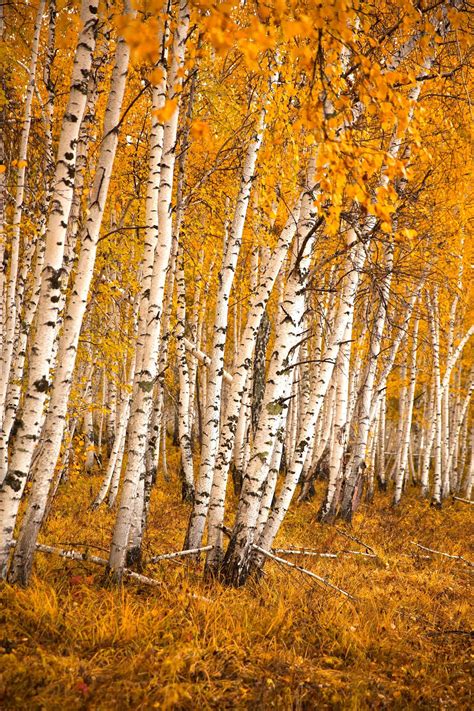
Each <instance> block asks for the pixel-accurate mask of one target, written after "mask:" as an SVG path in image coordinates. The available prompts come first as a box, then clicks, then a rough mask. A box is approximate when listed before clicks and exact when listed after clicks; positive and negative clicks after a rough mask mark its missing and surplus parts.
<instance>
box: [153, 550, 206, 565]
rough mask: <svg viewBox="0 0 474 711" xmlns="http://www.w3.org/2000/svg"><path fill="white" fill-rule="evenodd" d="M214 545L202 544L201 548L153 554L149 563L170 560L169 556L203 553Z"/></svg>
mask: <svg viewBox="0 0 474 711" xmlns="http://www.w3.org/2000/svg"><path fill="white" fill-rule="evenodd" d="M213 548H214V546H203V547H202V548H188V550H184V551H177V552H176V553H163V554H161V555H154V556H153V558H150V560H149V561H148V562H149V563H157V562H158V561H159V560H170V559H171V558H179V557H182V556H185V555H194V554H196V553H204V552H205V551H210V550H212V549H213Z"/></svg>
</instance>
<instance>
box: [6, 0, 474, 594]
mask: <svg viewBox="0 0 474 711" xmlns="http://www.w3.org/2000/svg"><path fill="white" fill-rule="evenodd" d="M472 10H473V6H472V4H470V3H469V2H467V0H397V2H393V1H392V2H388V1H387V0H374V1H373V2H366V1H365V0H323V1H321V2H316V1H313V0H229V1H228V2H217V1H216V0H31V1H30V2H28V0H27V1H25V2H23V3H20V2H16V0H12V1H10V2H3V3H2V4H1V5H0V38H1V45H0V47H1V49H0V65H1V80H0V81H1V86H0V124H1V133H0V225H1V227H0V230H1V237H0V339H1V340H0V482H1V487H0V576H1V578H3V579H4V580H6V581H8V583H9V584H12V585H14V586H15V585H16V586H27V585H28V584H29V583H30V581H31V577H32V574H33V573H34V570H35V565H36V563H37V560H38V557H39V556H44V555H50V556H54V555H56V560H60V558H57V556H62V558H63V559H67V558H70V559H74V558H76V559H78V560H81V559H83V558H84V556H85V554H84V552H83V550H80V551H79V550H74V549H70V548H64V547H62V548H61V547H60V546H59V542H58V544H57V545H55V542H52V545H45V543H44V538H43V532H44V528H45V526H46V525H47V522H48V516H49V515H50V511H51V507H52V506H53V507H54V504H55V499H57V497H58V496H60V495H61V490H62V489H63V488H64V487H65V486H68V485H70V483H71V482H74V481H76V479H77V477H79V480H81V481H82V480H84V479H88V478H89V479H90V481H91V482H92V483H91V487H92V489H93V491H92V497H91V500H90V501H83V502H78V503H80V504H81V503H82V505H83V506H84V507H85V508H87V509H88V511H89V516H90V520H94V516H100V515H101V511H103V510H104V509H106V508H107V507H108V508H109V509H110V510H111V511H112V512H113V518H111V519H110V520H112V521H113V523H112V525H111V527H110V530H109V531H108V539H109V544H108V546H107V550H106V552H105V553H101V556H102V557H100V558H99V557H95V556H91V555H89V554H87V555H88V560H89V561H90V562H91V564H96V566H97V568H98V571H99V572H100V574H101V576H102V578H101V579H102V585H104V586H105V587H107V588H108V587H109V586H115V585H116V584H123V585H129V584H133V579H135V580H136V581H138V582H140V581H142V583H143V584H144V585H146V584H147V583H150V584H153V583H154V582H155V583H157V584H159V582H160V581H159V580H158V581H157V576H156V571H155V573H153V572H150V570H149V569H148V568H147V559H146V558H145V557H144V555H143V550H144V544H145V542H146V540H147V537H148V536H149V535H150V532H151V529H152V523H150V517H149V510H150V501H152V500H153V497H154V496H156V494H157V492H158V491H159V490H160V488H161V487H163V486H164V484H166V486H168V485H169V483H170V482H171V484H172V486H173V487H174V489H175V491H176V492H179V496H181V497H182V500H183V502H185V506H186V507H187V524H186V525H185V526H182V527H181V528H179V530H178V529H177V530H176V539H175V545H174V553H175V554H178V555H184V554H185V553H188V554H189V561H188V562H189V563H190V564H194V566H198V568H199V570H200V571H201V573H200V574H201V575H202V576H204V580H207V581H212V580H215V581H216V584H219V585H223V586H224V587H226V586H228V587H230V588H232V587H237V588H240V587H241V586H246V585H248V584H249V582H250V581H254V580H255V581H258V580H259V579H261V578H262V576H264V575H265V571H266V569H267V568H269V567H271V566H272V565H274V564H275V559H276V562H277V563H278V562H280V564H281V565H284V564H285V561H286V562H291V561H292V560H293V562H294V556H293V559H292V558H291V555H290V556H286V557H285V556H284V551H283V552H282V551H281V550H280V549H278V548H276V547H275V546H276V545H278V534H279V531H280V529H281V527H282V524H283V523H284V521H285V518H287V516H288V515H289V514H291V512H292V511H297V510H298V508H299V507H303V506H305V505H307V504H306V502H313V505H314V511H315V512H316V516H315V519H314V520H315V521H318V522H322V523H324V524H325V526H327V527H328V529H329V527H334V526H336V527H337V526H342V527H343V530H344V531H346V532H347V535H351V534H350V532H351V530H352V529H351V527H350V524H351V522H353V521H354V518H355V517H356V516H359V515H360V512H361V511H362V510H363V517H364V519H370V517H371V511H372V508H373V506H375V505H376V502H377V500H378V499H379V498H380V497H385V499H384V501H385V502H386V504H385V506H386V512H387V513H386V515H387V516H389V515H391V512H393V511H394V510H397V511H401V517H400V519H399V520H400V521H401V522H403V507H404V506H405V505H406V502H407V501H408V500H414V499H416V500H420V499H425V500H427V501H428V502H429V503H430V504H431V506H432V507H433V509H441V512H440V513H441V514H442V513H443V511H444V509H445V508H446V506H448V505H452V503H453V501H454V502H456V506H457V507H459V508H463V511H464V509H466V510H467V509H469V504H470V503H472V502H471V495H472V489H473V483H474V407H473V400H474V397H472V396H473V392H474V357H473V356H474V301H473V298H472V297H473V274H474V272H473V266H474V242H473V238H472V226H473V217H474V199H473V193H472V134H471V129H472V123H471V122H472V118H473V107H472V102H473V101H474V84H473V81H472V80H473V75H472V64H473V49H472V33H473V30H474V19H473V15H472ZM176 462H177V464H176ZM72 472H73V473H74V476H73V474H72ZM71 477H72V478H71ZM78 495H79V494H78ZM72 496H74V490H73V493H72ZM158 516H159V511H158ZM318 525H319V524H318ZM318 530H319V529H318ZM87 538H88V531H87V530H84V532H83V539H84V541H85V542H86V543H87ZM49 543H51V541H50V540H49ZM318 543H319V542H318V540H317V537H316V535H315V537H314V548H315V549H317V548H318ZM428 543H429V540H428ZM58 546H59V547H58ZM155 552H156V553H160V552H164V553H167V552H168V553H172V552H173V551H171V550H169V549H168V551H167V550H164V551H163V549H162V550H161V551H160V550H157V551H155ZM287 552H288V551H287ZM290 553H291V550H290ZM369 554H370V552H369ZM282 558H283V562H282ZM63 564H64V565H66V564H67V562H66V561H64V562H63ZM308 568H309V564H308ZM309 574H310V575H311V571H309ZM314 575H315V574H314ZM316 577H317V576H316ZM325 582H327V583H328V584H331V583H330V581H326V579H325ZM252 584H253V583H252ZM337 589H338V588H337ZM339 592H341V593H342V594H343V595H346V596H347V595H349V593H348V592H347V591H345V590H342V589H341V590H339ZM351 592H354V593H355V591H354V590H352V591H351Z"/></svg>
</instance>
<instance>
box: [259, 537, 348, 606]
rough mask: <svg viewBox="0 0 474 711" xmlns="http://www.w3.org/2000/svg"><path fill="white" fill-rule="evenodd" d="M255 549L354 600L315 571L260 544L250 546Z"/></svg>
mask: <svg viewBox="0 0 474 711" xmlns="http://www.w3.org/2000/svg"><path fill="white" fill-rule="evenodd" d="M252 547H253V549H254V550H255V551H258V552H259V553H261V554H262V555H264V556H265V557H267V558H271V560H275V561H276V562H277V563H282V564H283V565H287V566H289V567H290V568H295V570H299V571H300V573H305V574H306V575H309V576H310V577H311V578H314V579H315V580H318V581H319V582H320V583H322V584H323V585H327V587H329V588H332V589H333V590H337V592H339V593H341V595H345V596H346V597H348V598H349V599H350V600H356V599H357V598H355V597H354V596H353V595H351V594H350V593H348V592H346V591H345V590H343V589H342V588H338V587H337V585H334V583H331V582H329V580H326V578H321V576H319V575H316V573H313V572H312V571H311V570H306V568H302V567H301V566H300V565H296V564H295V563H290V561H289V560H285V559H284V558H280V557H279V556H277V555H273V553H270V552H269V551H266V550H264V549H263V548H260V546H255V545H254V546H252Z"/></svg>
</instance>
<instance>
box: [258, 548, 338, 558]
mask: <svg viewBox="0 0 474 711" xmlns="http://www.w3.org/2000/svg"><path fill="white" fill-rule="evenodd" d="M272 553H283V554H284V555H305V556H315V557H319V558H338V557H339V555H338V553H320V552H319V551H313V550H311V549H310V548H272Z"/></svg>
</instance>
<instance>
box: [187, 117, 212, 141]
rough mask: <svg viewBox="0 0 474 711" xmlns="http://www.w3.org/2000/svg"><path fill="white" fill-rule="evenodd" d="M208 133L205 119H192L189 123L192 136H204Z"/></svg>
mask: <svg viewBox="0 0 474 711" xmlns="http://www.w3.org/2000/svg"><path fill="white" fill-rule="evenodd" d="M208 135H209V125H208V124H207V123H206V122H205V121H199V120H196V121H193V122H192V124H191V136H192V137H193V138H205V137H207V136H208Z"/></svg>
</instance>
